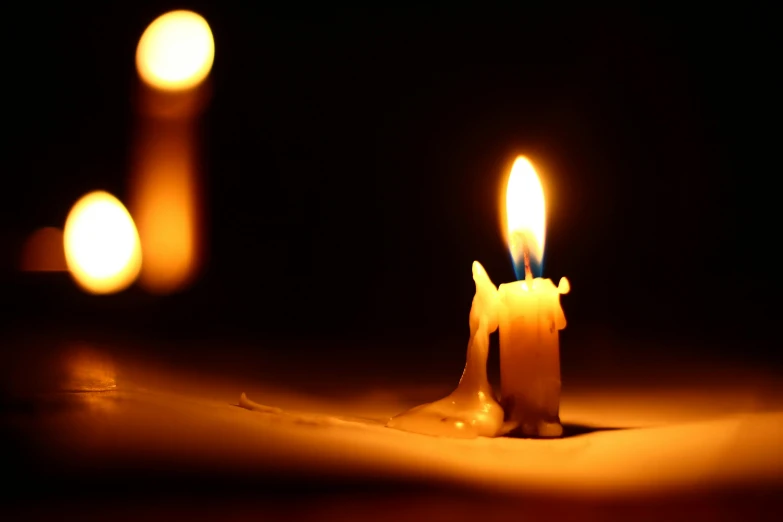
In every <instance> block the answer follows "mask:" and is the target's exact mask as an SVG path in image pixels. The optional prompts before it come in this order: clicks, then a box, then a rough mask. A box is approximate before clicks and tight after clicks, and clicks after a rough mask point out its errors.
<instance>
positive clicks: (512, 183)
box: [504, 156, 546, 279]
mask: <svg viewBox="0 0 783 522" xmlns="http://www.w3.org/2000/svg"><path fill="white" fill-rule="evenodd" d="M504 201H505V216H504V217H505V227H504V233H505V239H506V243H507V244H508V248H509V252H510V253H511V257H512V259H513V261H514V269H515V271H516V274H517V278H518V279H524V273H525V264H524V248H525V247H527V248H528V250H529V254H530V265H531V271H532V272H533V275H534V276H540V275H541V273H540V272H541V262H542V261H543V257H544V239H545V229H546V208H545V203H544V189H543V188H542V187H541V181H540V180H539V179H538V175H537V174H536V170H535V169H534V168H533V164H532V163H530V161H529V160H528V159H527V158H526V157H524V156H518V157H517V159H516V161H514V166H513V167H512V168H511V174H510V175H509V177H508V182H507V184H506V194H505V199H504Z"/></svg>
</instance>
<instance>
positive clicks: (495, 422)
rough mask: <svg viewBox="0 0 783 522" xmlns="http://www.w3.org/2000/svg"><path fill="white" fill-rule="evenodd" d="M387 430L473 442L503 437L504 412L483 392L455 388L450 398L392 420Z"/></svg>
mask: <svg viewBox="0 0 783 522" xmlns="http://www.w3.org/2000/svg"><path fill="white" fill-rule="evenodd" d="M386 426H387V427H389V428H395V429H398V430H403V431H411V432H414V433H422V434H424V435H434V436H440V437H454V438H462V439H472V438H476V437H482V436H483V437H496V436H498V435H502V434H503V433H505V430H504V424H503V410H502V409H501V407H500V405H499V404H498V403H497V402H496V401H495V399H494V398H492V396H491V395H490V394H488V393H486V392H485V391H483V390H472V389H464V387H460V388H457V390H455V391H454V393H452V394H451V395H449V396H447V397H444V398H443V399H441V400H439V401H435V402H431V403H428V404H422V405H421V406H417V407H415V408H413V409H411V410H408V411H406V412H405V413H402V414H400V415H397V416H396V417H393V418H392V419H391V420H389V422H388V423H387V424H386Z"/></svg>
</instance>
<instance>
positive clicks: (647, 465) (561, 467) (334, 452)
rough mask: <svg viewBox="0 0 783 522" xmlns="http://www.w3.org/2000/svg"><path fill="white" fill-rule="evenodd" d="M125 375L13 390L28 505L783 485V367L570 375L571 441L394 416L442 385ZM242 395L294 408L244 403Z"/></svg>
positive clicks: (649, 501)
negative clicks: (109, 380) (323, 384)
mask: <svg viewBox="0 0 783 522" xmlns="http://www.w3.org/2000/svg"><path fill="white" fill-rule="evenodd" d="M101 371H102V370H101ZM111 372H113V373H112V377H116V381H115V382H116V388H114V389H111V390H108V391H83V390H82V391H73V390H72V391H62V390H47V391H45V392H40V393H30V394H27V395H19V394H17V396H16V399H15V400H14V401H11V402H7V404H6V406H7V407H6V408H4V411H3V421H4V423H5V424H7V426H8V427H10V428H11V429H10V430H6V432H7V433H9V436H8V439H7V441H6V443H5V447H6V449H7V450H10V451H9V455H12V456H13V457H14V459H13V461H9V462H14V464H13V465H11V466H10V467H9V469H10V470H12V471H13V473H14V475H13V476H14V477H15V479H16V480H15V484H14V487H13V488H12V489H10V490H8V491H6V493H7V494H8V495H9V497H8V498H9V500H11V502H10V503H8V504H7V505H8V506H9V509H14V510H15V513H14V514H15V515H16V516H17V517H22V518H24V515H27V516H28V518H38V517H44V518H46V517H47V516H51V515H52V514H53V513H66V512H67V513H76V514H78V516H79V517H80V518H90V517H94V518H96V519H97V518H100V517H102V516H105V515H106V513H107V512H109V511H110V512H111V513H113V515H112V517H113V518H116V517H117V516H120V517H123V516H124V517H127V518H134V519H136V518H138V517H139V516H145V517H147V518H155V517H156V516H160V517H163V516H164V515H165V516H166V517H169V518H170V516H171V515H172V513H174V514H176V515H181V516H187V517H188V518H196V519H200V518H210V517H211V516H218V515H225V516H227V515H228V514H230V515H231V517H232V518H236V519H244V518H253V516H254V515H258V514H259V513H262V514H268V515H275V516H280V517H282V516H283V515H285V517H286V518H288V519H302V520H324V519H346V518H348V519H352V518H362V519H363V518H368V517H370V518H374V519H381V520H384V519H398V518H400V517H406V516H407V517H413V518H421V517H428V518H430V519H432V518H433V517H435V515H448V517H449V519H451V520H463V519H464V520H467V519H475V518H476V517H477V516H478V515H481V516H482V517H485V518H487V517H488V518H487V519H504V517H508V516H511V515H513V514H517V515H518V514H519V513H523V514H532V515H535V516H537V517H539V518H544V519H564V518H566V519H570V518H580V519H582V518H587V519H590V520H604V519H606V520H623V519H627V517H633V518H634V519H637V520H638V519H645V517H649V519H651V520H652V519H659V518H660V517H661V516H665V517H666V518H667V519H670V520H671V519H673V518H672V516H673V515H676V516H675V517H674V518H678V517H682V518H687V519H690V520H696V519H698V520H701V519H714V520H731V519H734V517H736V516H739V515H740V514H741V515H742V518H744V519H746V520H747V519H754V518H758V519H766V517H767V516H768V513H769V510H770V509H772V508H773V507H775V506H777V505H778V504H777V503H778V500H777V498H779V493H780V492H781V491H783V450H782V449H781V446H782V445H781V441H783V386H781V381H780V380H778V379H777V377H776V376H775V375H774V374H772V373H763V372H761V373H760V372H758V371H749V372H745V373H743V372H742V371H740V370H738V369H737V368H730V369H726V370H725V371H722V372H721V371H717V370H715V369H712V370H711V371H710V372H707V371H703V372H702V374H700V375H699V377H698V378H691V379H685V380H682V379H680V380H679V381H678V380H677V379H673V378H670V379H668V380H665V382H663V383H661V382H659V383H658V385H657V386H650V385H648V384H645V383H641V382H640V383H638V385H636V386H635V385H633V384H630V383H629V382H620V381H622V380H618V382H619V384H618V383H617V382H615V383H612V382H610V381H606V380H605V381H604V382H593V383H590V382H588V381H584V382H572V383H571V385H568V386H564V393H563V397H562V402H561V418H562V420H563V422H564V424H565V425H566V436H565V437H564V438H562V439H558V440H527V439H513V438H496V439H487V438H478V439H473V440H458V439H447V438H438V437H429V436H423V435H418V434H412V433H406V432H401V431H397V430H392V429H388V428H385V427H383V425H382V424H383V422H385V420H386V419H388V418H389V417H390V416H392V415H394V414H396V413H399V412H401V411H404V410H405V409H407V408H409V407H411V406H414V405H416V404H418V403H420V402H424V401H430V400H435V399H438V398H440V397H442V396H444V395H445V394H447V393H448V392H449V391H451V390H450V389H449V385H446V384H444V383H433V384H428V383H426V382H425V383H424V384H421V385H416V384H415V383H404V384H400V385H398V386H394V385H390V384H389V383H388V382H386V381H383V382H382V383H381V384H380V385H378V386H373V385H367V384H366V383H364V384H361V385H344V386H342V387H340V386H338V385H335V386H334V387H333V388H329V389H324V393H312V391H311V387H308V386H301V387H297V385H296V383H288V385H287V386H285V385H281V383H279V382H276V383H274V382H269V381H265V380H261V381H252V380H250V379H248V378H247V376H240V377H237V378H235V379H232V378H231V376H230V375H229V374H227V373H226V372H222V373H221V372H217V371H216V372H215V374H210V373H209V372H206V371H204V370H203V368H202V369H200V370H199V371H188V370H187V369H184V368H182V369H178V368H176V367H172V366H170V365H169V366H166V365H161V364H157V365H156V364H152V363H150V362H148V361H144V360H139V359H133V358H123V357H114V359H112V369H111ZM228 373H230V372H228ZM237 375H241V372H238V373H237ZM726 375H732V376H733V377H732V379H727V378H726ZM710 376H712V377H710ZM338 389H339V390H340V393H336V392H335V390H338ZM302 390H310V391H309V392H303V391H302ZM241 392H246V393H247V395H248V397H249V398H250V399H251V400H254V401H255V402H259V403H263V404H266V405H270V406H276V407H279V408H281V409H282V410H283V411H284V412H285V413H284V414H269V413H260V412H254V411H249V410H245V409H242V408H240V407H238V406H237V403H238V399H239V395H240V393H241ZM29 498H37V499H38V500H39V502H34V503H30V502H29V500H27V499H29ZM41 499H45V502H40V500H41ZM205 500H209V501H208V502H206V501H205ZM202 505H203V506H205V507H203V508H202V507H199V506H202ZM117 506H122V509H121V510H119V511H118V510H117V509H116V508H117ZM207 506H208V507H207ZM512 518H513V517H512Z"/></svg>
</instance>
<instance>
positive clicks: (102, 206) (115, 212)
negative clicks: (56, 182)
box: [63, 191, 141, 294]
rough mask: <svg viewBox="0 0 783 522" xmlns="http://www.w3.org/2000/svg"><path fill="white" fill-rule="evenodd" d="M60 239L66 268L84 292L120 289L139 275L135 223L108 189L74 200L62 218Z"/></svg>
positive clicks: (137, 238) (101, 292) (139, 247)
mask: <svg viewBox="0 0 783 522" xmlns="http://www.w3.org/2000/svg"><path fill="white" fill-rule="evenodd" d="M63 242H64V245H65V261H66V263H67V264H68V269H69V270H70V272H71V275H72V276H73V278H74V279H75V280H76V282H77V283H78V284H79V286H81V287H82V288H83V289H84V290H86V291H87V292H90V293H92V294H111V293H115V292H119V291H120V290H123V289H125V288H126V287H128V286H130V285H131V283H133V281H134V280H135V279H136V277H137V276H138V275H139V270H140V268H141V246H140V242H139V234H138V233H137V231H136V225H135V224H134V223H133V218H131V215H130V214H129V213H128V211H127V209H126V208H125V206H124V205H123V204H122V203H121V202H120V200H118V199H117V198H115V197H114V196H112V195H111V194H109V193H107V192H103V191H96V192H91V193H89V194H87V195H86V196H84V197H82V198H81V199H80V200H79V201H77V202H76V204H75V205H74V206H73V208H72V209H71V212H70V213H69V214H68V219H67V220H66V221H65V230H64V232H63Z"/></svg>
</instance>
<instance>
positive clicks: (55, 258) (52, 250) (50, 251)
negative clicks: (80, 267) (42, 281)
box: [20, 227, 68, 272]
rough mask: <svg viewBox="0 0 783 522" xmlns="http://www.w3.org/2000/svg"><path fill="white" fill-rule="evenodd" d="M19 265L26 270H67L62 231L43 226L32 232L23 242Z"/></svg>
mask: <svg viewBox="0 0 783 522" xmlns="http://www.w3.org/2000/svg"><path fill="white" fill-rule="evenodd" d="M20 265H21V269H22V270H24V271H28V272H67V271H68V266H67V265H66V264H65V251H64V250H63V231H62V230H60V229H59V228H56V227H43V228H39V229H38V230H36V231H35V232H33V233H32V235H30V237H29V238H28V240H27V242H26V243H25V246H24V250H23V251H22V259H21V263H20Z"/></svg>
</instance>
